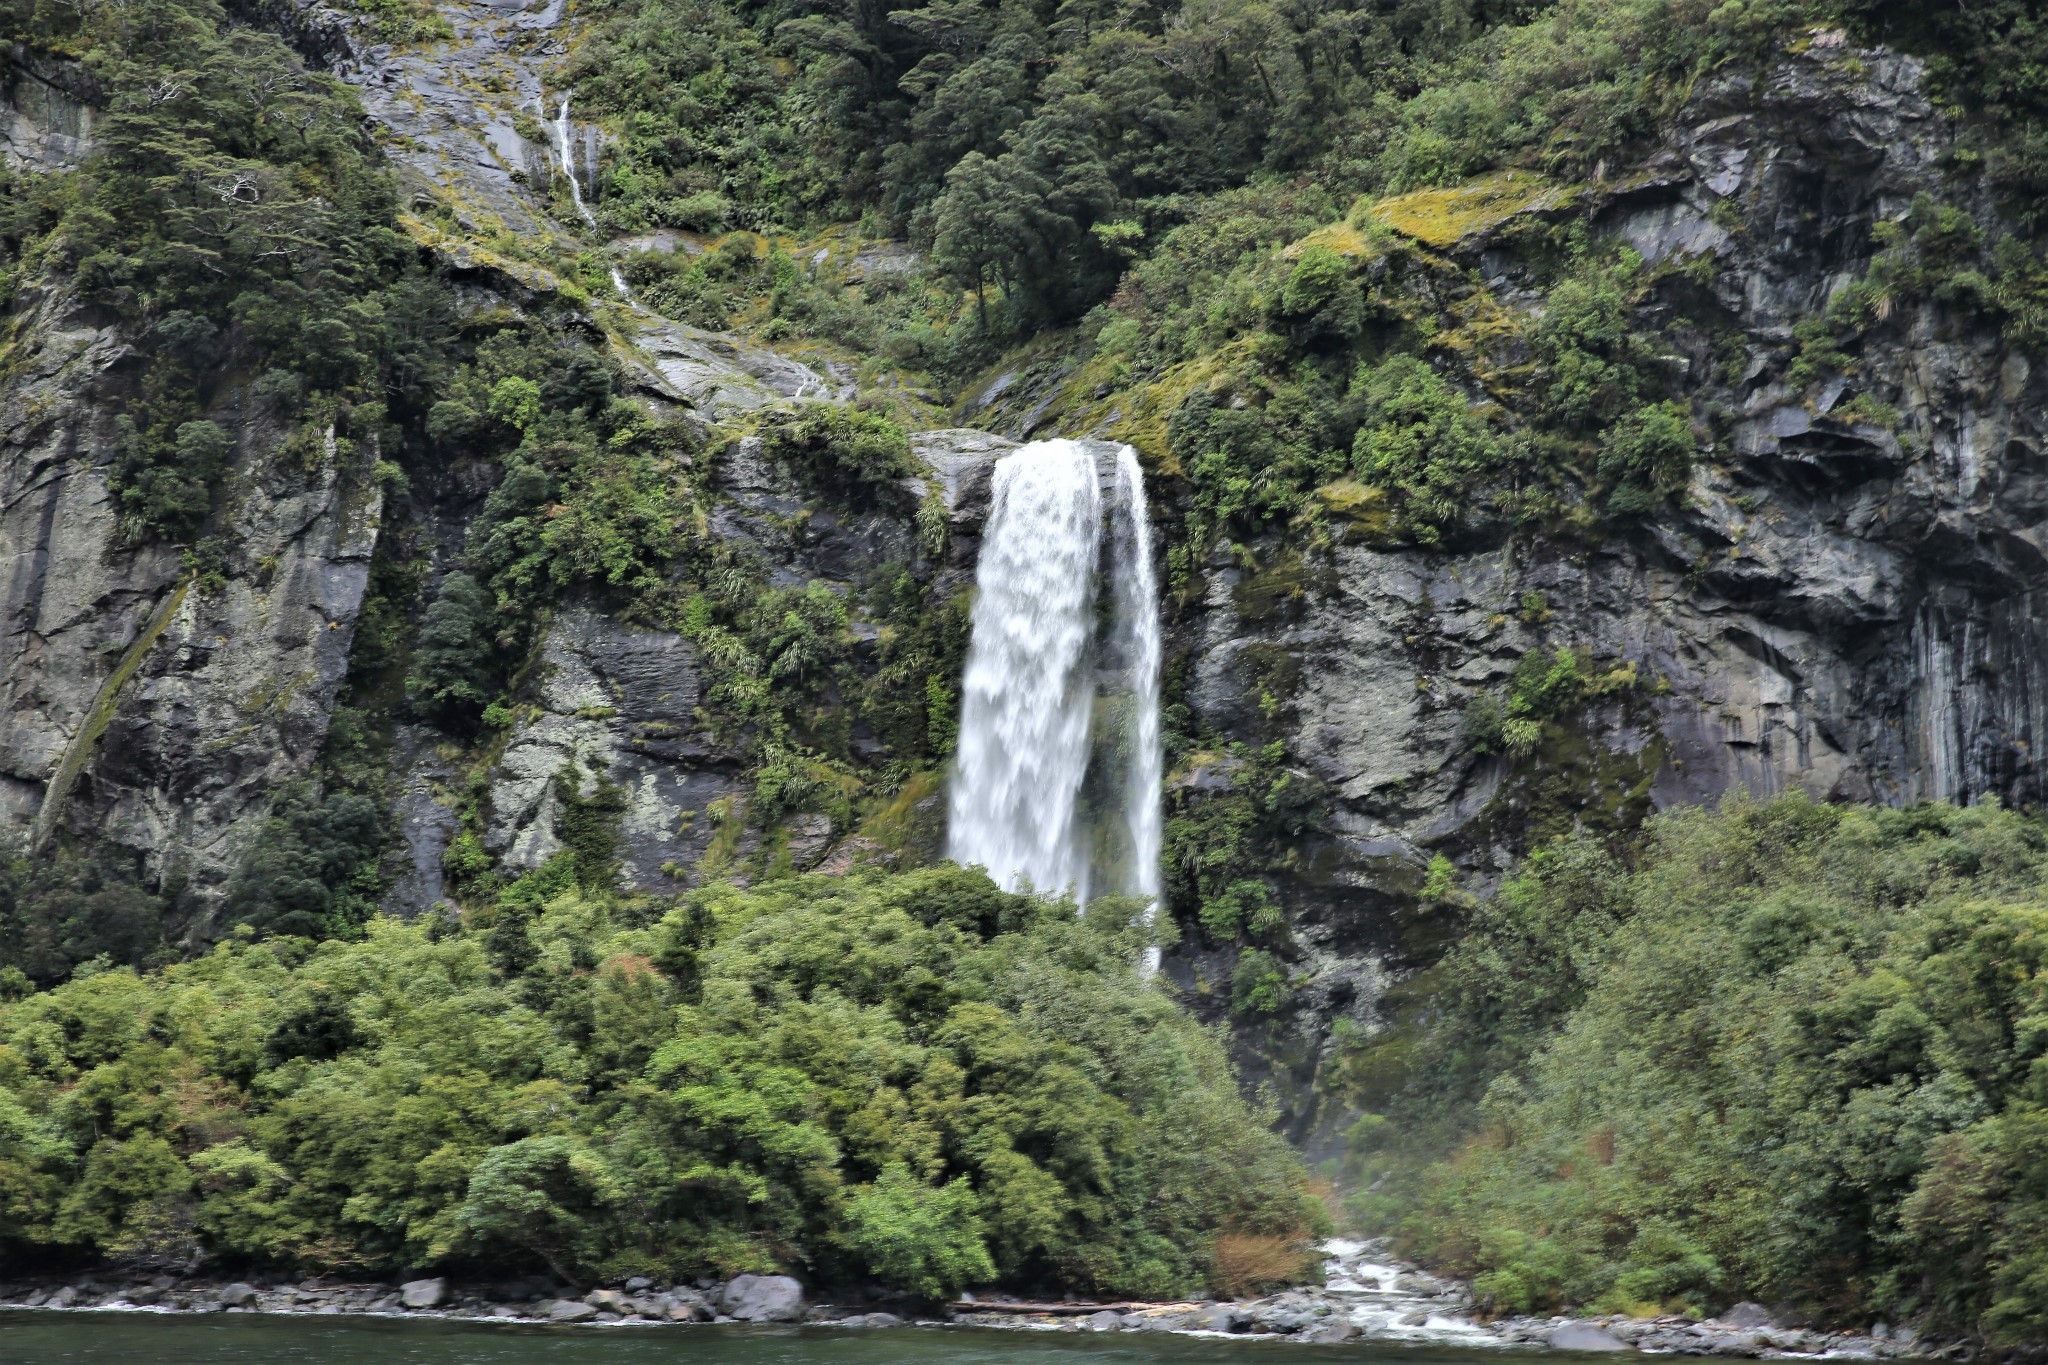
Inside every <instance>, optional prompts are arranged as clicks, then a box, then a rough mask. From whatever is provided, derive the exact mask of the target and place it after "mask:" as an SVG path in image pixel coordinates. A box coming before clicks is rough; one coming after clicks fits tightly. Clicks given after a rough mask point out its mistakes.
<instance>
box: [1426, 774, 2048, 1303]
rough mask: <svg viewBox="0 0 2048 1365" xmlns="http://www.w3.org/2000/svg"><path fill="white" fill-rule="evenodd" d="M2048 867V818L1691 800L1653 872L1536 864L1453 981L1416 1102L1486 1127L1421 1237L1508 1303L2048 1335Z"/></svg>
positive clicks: (1484, 915)
mask: <svg viewBox="0 0 2048 1365" xmlns="http://www.w3.org/2000/svg"><path fill="white" fill-rule="evenodd" d="M2044 871H2048V830H2044V828H2043V827H2042V825H2041V824H2040V823H2039V821H2038V820H2035V819H2032V818H2029V817H2024V816H2020V815H2015V814H2011V813H2007V812H2004V811H2000V810H1998V809H1996V808H1995V807H1977V808H1975V809H1969V810H1959V809H1956V808H1953V807H1949V806H1938V805H1936V806H1918V807H1913V808H1910V809H1907V810H1903V811H1900V810H1872V809H1841V808H1831V807H1823V806H1816V805H1813V804H1812V803H1810V802H1809V801H1807V800H1805V799H1804V798H1802V797H1796V796H1795V797H1785V798H1780V799H1778V800H1775V801H1771V802H1756V801H1752V800H1748V799H1745V798H1732V799H1730V800H1729V801H1728V802H1727V803H1726V804H1724V805H1723V806H1722V807H1721V808H1720V809H1719V810H1695V811H1680V812H1674V813H1673V814H1671V815H1668V816H1665V817H1663V818H1661V819H1660V820H1659V821H1658V822H1657V823H1656V825H1655V826H1654V827H1653V830H1652V833H1651V839H1650V844H1649V847H1648V849H1647V851H1646V854H1645V856H1644V857H1643V859H1642V861H1641V863H1640V865H1639V866H1638V867H1636V868H1635V869H1634V870H1630V869H1629V868H1628V867H1627V866H1626V865H1625V864H1623V863H1622V862H1620V861H1619V860H1618V859H1616V858H1615V857H1614V856H1613V855H1612V854H1611V853H1609V852H1607V851H1606V850H1603V849H1601V848H1600V847H1599V846H1597V845H1595V844H1593V843H1591V842H1590V841H1585V840H1580V841H1576V842H1574V843H1571V844H1567V845H1565V846H1563V847H1561V848H1559V849H1556V850H1554V851H1552V852H1551V853H1549V854H1546V855H1545V856H1544V857H1542V858H1539V859H1536V860H1534V861H1533V862H1532V864H1531V866H1530V868H1529V870H1528V871H1527V872H1526V873H1525V874H1524V876H1523V877H1521V878H1519V879H1518V880H1516V881H1514V882H1511V883H1510V884H1509V885H1508V886H1507V887H1506V888H1504V889H1503V891H1502V892H1501V894H1500V895H1499V896H1498V897H1496V898H1495V899H1494V900H1493V901H1492V902H1490V903H1489V904H1488V905H1487V906H1485V907H1483V908H1482V909H1481V911H1480V912H1479V914H1478V917H1477V919H1476V921H1475V923H1474V925H1473V927H1472V932H1471V933H1470V934H1469V935H1468V936H1467V937H1466V938H1465V939H1464V940H1463V941H1462V942H1461V943H1460V944H1459V945H1458V947H1457V948H1455V949H1454V950H1453V951H1452V953H1451V955H1450V957H1449V958H1448V960H1447V961H1446V963H1445V965H1444V967H1443V968H1442V972H1443V982H1442V984H1443V985H1444V986H1445V987H1446V988H1447V991H1446V994H1445V995H1444V996H1442V997H1440V1001H1441V1002H1443V1003H1447V1004H1448V1005H1449V1006H1450V1008H1448V1009H1447V1010H1444V1011H1443V1013H1442V1014H1440V1015H1439V1016H1438V1020H1437V1022H1436V1023H1434V1024H1432V1025H1431V1026H1430V1027H1429V1028H1428V1029H1427V1030H1426V1031H1425V1035H1424V1039H1425V1045H1424V1048H1423V1054H1424V1055H1426V1056H1427V1057H1430V1058H1434V1059H1435V1060H1434V1061H1431V1062H1428V1063H1426V1064H1425V1065H1424V1066H1423V1067H1422V1068H1421V1069H1420V1070H1419V1071H1416V1072H1413V1073H1411V1074H1412V1075H1413V1076H1414V1079H1413V1080H1412V1081H1411V1082H1410V1088H1409V1090H1408V1091H1407V1092H1406V1094H1407V1098H1406V1099H1405V1100H1401V1101H1398V1102H1396V1103H1395V1105H1394V1108H1393V1110H1392V1112H1393V1114H1394V1116H1395V1118H1396V1120H1397V1123H1400V1122H1401V1121H1403V1120H1405V1122H1406V1124H1409V1125H1414V1127H1413V1128H1412V1131H1414V1132H1415V1133H1417V1134H1420V1133H1423V1132H1431V1133H1436V1134H1441V1131H1442V1130H1441V1129H1440V1128H1438V1129H1433V1128H1430V1127H1429V1122H1431V1121H1430V1120H1426V1119H1425V1117H1424V1116H1426V1115H1427V1114H1429V1113H1431V1112H1436V1113H1439V1114H1441V1113H1443V1112H1444V1111H1443V1110H1442V1109H1440V1108H1438V1109H1434V1110H1433V1109H1432V1106H1444V1105H1449V1106H1450V1109H1451V1112H1455V1113H1462V1114H1464V1115H1466V1116H1467V1119H1468V1121H1469V1120H1476V1122H1477V1125H1478V1127H1477V1132H1476V1134H1475V1135H1473V1136H1471V1138H1470V1140H1469V1141H1467V1142H1466V1143H1465V1145H1464V1146H1463V1148H1462V1150H1460V1151H1459V1152H1458V1153H1457V1155H1456V1156H1455V1157H1454V1158H1452V1159H1451V1160H1449V1161H1444V1162H1441V1163H1440V1164H1437V1165H1434V1166H1432V1167H1429V1168H1428V1170H1427V1171H1426V1174H1424V1175H1423V1177H1422V1179H1421V1181H1420V1184H1419V1185H1417V1186H1415V1187H1413V1193H1412V1196H1411V1198H1412V1202H1411V1204H1410V1212H1409V1214H1408V1216H1407V1217H1406V1219H1405V1221H1403V1222H1402V1223H1401V1224H1400V1226H1401V1229H1402V1238H1403V1241H1404V1243H1405V1244H1406V1246H1407V1247H1408V1248H1409V1249H1410V1250H1411V1251H1413V1252H1416V1253H1419V1254H1421V1255H1423V1256H1425V1257H1427V1258H1428V1259H1430V1260H1431V1261H1432V1262H1434V1263H1436V1264H1438V1265H1440V1266H1443V1267H1446V1268H1448V1269H1451V1270H1453V1271H1455V1272H1457V1273H1460V1274H1466V1275H1472V1276H1475V1277H1476V1278H1475V1279H1474V1287H1475V1289H1477V1290H1478V1291H1479V1292H1480V1294H1481V1295H1482V1296H1483V1297H1485V1298H1487V1299H1489V1300H1490V1301H1491V1302H1492V1304H1493V1305H1494V1306H1495V1307H1496V1308H1499V1309H1502V1310H1508V1311H1517V1312H1526V1311H1548V1310H1550V1309H1553V1308H1555V1307H1558V1306H1560V1305H1567V1304H1584V1305H1594V1306H1605V1307H1610V1308H1620V1309H1649V1308H1654V1307H1657V1306H1661V1305H1679V1306H1687V1307H1690V1308H1693V1309H1711V1308H1713V1307H1715V1306H1718V1305H1722V1304H1725V1303H1728V1302H1732V1301H1734V1300H1736V1299H1740V1298H1753V1299H1758V1300H1760V1301H1764V1302H1785V1301H1792V1302H1800V1303H1804V1304H1805V1305H1807V1306H1808V1307H1809V1308H1810V1310H1811V1311H1813V1312H1816V1313H1818V1314H1820V1315H1822V1316H1823V1317H1825V1318H1828V1319H1831V1320H1843V1319H1847V1320H1849V1321H1857V1322H1860V1321H1868V1320H1869V1319H1870V1318H1871V1317H1873V1316H1876V1317H1884V1318H1887V1319H1890V1320H1892V1321H1901V1320H1913V1321H1917V1322H1920V1323H1922V1324H1924V1325H1927V1326H1932V1327H1940V1328H1946V1329H1950V1330H1958V1329H1960V1330H1974V1331H1980V1332H1983V1333H1985V1334H1987V1335H1988V1336H1989V1337H1991V1338H1992V1339H1993V1340H1995V1341H2002V1342H2018V1341H2023V1340H2033V1339H2038V1337H2039V1334H2040V1333H2041V1332H2042V1331H2043V1330H2044V1328H2048V1318H2044V1316H2043V1313H2042V1310H2041V1302H2042V1300H2041V1299H2040V1297H2039V1295H2038V1293H2037V1292H2036V1291H2037V1287H2038V1285H2039V1284H2040V1282H2041V1277H2042V1276H2043V1275H2048V1259H2044V1256H2043V1253H2042V1247H2043V1245H2044V1244H2043V1241H2042V1239H2041V1229H2042V1228H2043V1227H2044V1226H2048V1222H2044V1220H2048V1196H2044V1195H2043V1193H2042V1191H2043V1190H2044V1189H2048V1184H2044V1182H2048V1145H2044V1144H2043V1143H2042V1142H2041V1135H2042V1134H2043V1133H2044V1132H2048V1122H2044V1118H2043V1116H2044V1114H2048V1109H2044V1107H2043V1106H2044V1102H2048V1097H2044V1096H2043V1095H2042V1094H2041V1093H2040V1091H2039V1086H2038V1083H2037V1080H2036V1079H2035V1077H2036V1073H2037V1072H2038V1070H2039V1055H2040V1053H2041V1050H2042V1035H2041V1031H2040V1028H2039V1022H2038V1021H2039V1020H2040V1019H2041V1018H2042V1017H2043V1015H2042V1011H2043V1009H2044V1008H2048V994H2044V992H2048V902H2044V901H2043V899H2042V893H2041V887H2042V885H2043V882H2042V875H2043V873H2044ZM1482 1096H1483V1098H1481V1097H1482ZM1461 1097H1462V1098H1461ZM1475 1101H1476V1103H1475ZM1404 1106H1405V1107H1404ZM1465 1106H1469V1107H1465ZM1440 1141H1441V1137H1440V1136H1436V1137H1431V1138H1428V1139H1427V1144H1428V1146H1430V1147H1435V1146H1436V1145H1437V1144H1438V1143H1439V1142H1440ZM1432 1155H1433V1153H1432Z"/></svg>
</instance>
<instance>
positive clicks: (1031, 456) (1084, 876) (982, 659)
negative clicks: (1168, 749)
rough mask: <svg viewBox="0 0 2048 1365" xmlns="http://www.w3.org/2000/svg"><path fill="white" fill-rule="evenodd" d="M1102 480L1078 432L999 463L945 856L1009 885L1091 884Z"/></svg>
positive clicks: (1080, 889) (1082, 888)
mask: <svg viewBox="0 0 2048 1365" xmlns="http://www.w3.org/2000/svg"><path fill="white" fill-rule="evenodd" d="M1101 496H1102V495H1101V487H1100V483H1099V481H1098V479H1097V477H1096V472H1095V460H1094V457H1093V456H1091V455H1090V454H1089V453H1088V451H1087V450H1086V448H1084V447H1082V446H1081V445H1079V444H1077V443H1075V442H1073V441H1033V442H1032V443H1031V444H1030V445H1027V446H1024V447H1023V448H1021V449H1019V450H1017V451H1015V452H1014V453H1012V454H1010V455H1007V456H1005V457H1003V458H1002V459H1001V460H999V461H997V462H996V467H995V474H994V481H993V485H992V487H991V489H990V504H989V515H988V526H987V530H986V532H985V533H984V536H983V540H982V547H981V562H980V564H979V565H978V566H977V567H976V570H975V588H976V596H975V601H974V634H973V638H972V640H971V641H970V642H969V644H968V649H967V673H966V677H965V679H964V680H963V681H962V684H961V698H960V741H959V748H958V754H957V769H956V772H955V776H954V779H953V793H952V810H951V818H950V820H949V821H948V825H947V840H948V848H947V852H948V854H949V856H951V857H952V858H953V859H954V860H955V861H956V862H960V863H968V864H974V863H978V864H980V865H981V866H982V867H985V868H987V869H988V873H989V875H990V876H991V877H993V878H995V880H996V882H997V883H998V884H1000V885H1001V886H1003V887H1005V888H1008V889H1010V890H1026V889H1030V890H1038V891H1049V892H1058V891H1066V890H1072V891H1073V892H1074V893H1075V895H1076V896H1079V897H1084V898H1085V897H1086V895H1087V892H1088V886H1087V882H1088V856H1087V849H1086V848H1085V846H1084V845H1083V843H1082V839H1081V831H1080V827H1079V822H1078V820H1077V818H1076V816H1077V812H1078V810H1079V806H1080V797H1081V780H1082V778H1083V777H1084V776H1085V775H1086V773H1087V768H1088V727H1089V719H1090V714H1089V713H1090V710H1091V707H1092V703H1093V689H1092V687H1091V686H1090V678H1089V675H1088V671H1087V661H1088V646H1089V637H1090V636H1091V635H1092V634H1093V630H1094V620H1095V617H1094V601H1095V594H1094V582H1095V560H1096V542H1097V539H1098V536H1099V531H1100V526H1101V520H1102V514H1101Z"/></svg>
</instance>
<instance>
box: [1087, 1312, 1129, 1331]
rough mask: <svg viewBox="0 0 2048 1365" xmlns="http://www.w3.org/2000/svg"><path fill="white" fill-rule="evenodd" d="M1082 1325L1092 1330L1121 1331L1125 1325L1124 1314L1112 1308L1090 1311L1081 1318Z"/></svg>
mask: <svg viewBox="0 0 2048 1365" xmlns="http://www.w3.org/2000/svg"><path fill="white" fill-rule="evenodd" d="M1081 1325H1082V1326H1083V1327H1085V1328H1087V1329H1088V1330H1089V1331H1091V1332H1120V1331H1122V1330H1123V1326H1124V1315H1123V1314H1122V1313H1119V1312H1117V1311H1116V1310H1115V1309H1112V1308H1105V1309H1103V1310H1102V1311H1101V1312H1100V1313H1090V1314H1089V1315H1088V1316H1087V1317H1085V1318H1082V1319H1081Z"/></svg>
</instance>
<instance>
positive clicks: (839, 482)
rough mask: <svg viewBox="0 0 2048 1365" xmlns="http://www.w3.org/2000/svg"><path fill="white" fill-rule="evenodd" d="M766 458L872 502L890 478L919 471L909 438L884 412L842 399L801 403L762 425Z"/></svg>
mask: <svg viewBox="0 0 2048 1365" xmlns="http://www.w3.org/2000/svg"><path fill="white" fill-rule="evenodd" d="M761 441H762V445H763V447H764V449H765V450H766V452H767V454H768V456H769V458H771V459H776V460H786V461H788V462H789V463H790V464H791V465H793V466H795V467H796V468H797V469H799V470H802V471H803V472H804V473H806V474H808V475H810V476H811V477H812V478H814V479H818V480H821V481H823V482H825V483H826V484H827V486H828V487H830V488H832V490H833V491H834V492H837V493H840V494H843V495H846V496H850V497H853V498H856V499H863V500H868V501H872V500H873V499H875V498H876V497H878V496H879V495H880V493H881V490H882V489H883V488H884V487H885V486H887V485H889V484H890V483H892V482H893V481H895V480H897V479H901V478H905V477H909V476H913V475H916V474H920V473H922V472H924V471H923V470H922V469H921V468H920V467H919V465H918V463H917V461H916V460H915V459H914V458H913V457H912V455H911V453H910V437H909V436H908V435H907V434H906V433H905V432H904V430H903V428H902V427H901V426H899V425H897V423H896V422H895V421H894V420H893V419H891V418H890V417H889V416H888V415H887V414H885V413H881V412H874V411H870V410H867V409H865V408H857V407H848V406H847V405H846V404H843V403H806V404H804V405H802V406H801V407H800V408H799V409H798V410H797V411H796V412H794V413H789V414H776V415H774V416H772V417H770V418H769V419H768V421H767V422H766V423H764V424H763V426H762V428H761Z"/></svg>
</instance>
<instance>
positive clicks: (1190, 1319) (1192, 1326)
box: [1181, 1303, 1244, 1332]
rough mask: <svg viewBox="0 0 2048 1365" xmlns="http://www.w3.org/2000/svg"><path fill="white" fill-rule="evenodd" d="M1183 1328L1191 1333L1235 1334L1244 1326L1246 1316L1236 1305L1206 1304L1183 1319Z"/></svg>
mask: <svg viewBox="0 0 2048 1365" xmlns="http://www.w3.org/2000/svg"><path fill="white" fill-rule="evenodd" d="M1181 1326H1182V1327H1184V1328H1186V1329H1187V1330H1188V1331H1190V1332H1235V1331H1236V1330H1237V1329H1238V1328H1240V1327H1242V1326H1244V1314H1243V1313H1242V1312H1241V1311H1239V1309H1238V1308H1237V1306H1236V1305H1235V1304H1228V1303H1212V1304H1206V1305H1204V1306H1203V1307H1201V1308H1197V1309H1196V1310H1195V1311H1194V1312H1192V1313H1190V1314H1188V1315H1187V1316H1186V1317H1185V1318H1182V1319H1181Z"/></svg>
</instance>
